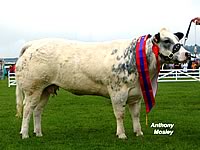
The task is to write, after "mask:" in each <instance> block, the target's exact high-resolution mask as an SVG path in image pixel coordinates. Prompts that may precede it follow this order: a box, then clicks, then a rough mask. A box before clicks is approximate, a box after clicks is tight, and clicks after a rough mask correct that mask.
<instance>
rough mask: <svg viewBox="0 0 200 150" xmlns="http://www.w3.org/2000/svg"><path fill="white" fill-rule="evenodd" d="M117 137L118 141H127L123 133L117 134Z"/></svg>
mask: <svg viewBox="0 0 200 150" xmlns="http://www.w3.org/2000/svg"><path fill="white" fill-rule="evenodd" d="M117 137H118V138H119V139H122V140H126V139H127V136H126V135H125V134H124V133H122V134H117Z"/></svg>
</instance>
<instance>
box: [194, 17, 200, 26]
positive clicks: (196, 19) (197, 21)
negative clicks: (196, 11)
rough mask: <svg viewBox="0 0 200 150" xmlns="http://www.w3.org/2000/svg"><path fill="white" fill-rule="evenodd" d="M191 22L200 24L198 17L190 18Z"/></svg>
mask: <svg viewBox="0 0 200 150" xmlns="http://www.w3.org/2000/svg"><path fill="white" fill-rule="evenodd" d="M192 22H194V23H196V25H200V17H196V18H194V19H192Z"/></svg>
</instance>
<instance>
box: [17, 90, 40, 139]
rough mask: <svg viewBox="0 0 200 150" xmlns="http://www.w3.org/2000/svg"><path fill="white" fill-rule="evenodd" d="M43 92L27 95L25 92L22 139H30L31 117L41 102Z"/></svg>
mask: <svg viewBox="0 0 200 150" xmlns="http://www.w3.org/2000/svg"><path fill="white" fill-rule="evenodd" d="M40 96H41V92H38V91H35V92H34V93H31V94H30V93H27V92H25V100H24V101H25V105H24V109H23V119H22V126H21V132H20V133H21V134H22V139H25V138H28V137H29V135H28V130H29V122H30V118H31V115H32V113H33V109H34V108H35V106H36V105H37V103H38V101H39V100H40Z"/></svg>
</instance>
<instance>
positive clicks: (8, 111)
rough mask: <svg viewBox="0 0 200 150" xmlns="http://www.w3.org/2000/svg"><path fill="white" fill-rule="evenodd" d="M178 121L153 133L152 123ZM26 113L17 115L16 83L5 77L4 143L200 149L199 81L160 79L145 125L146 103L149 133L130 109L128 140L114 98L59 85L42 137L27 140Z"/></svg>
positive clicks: (0, 141)
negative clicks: (135, 124) (135, 128)
mask: <svg viewBox="0 0 200 150" xmlns="http://www.w3.org/2000/svg"><path fill="white" fill-rule="evenodd" d="M159 122H161V123H173V124H175V127H174V128H173V130H174V134H173V135H172V136H168V135H154V134H153V128H151V127H150V124H151V123H159ZM20 125H21V119H17V118H15V87H11V88H8V87H7V81H6V80H4V81H0V149H1V150H3V149H13V150H17V149H19V150H23V149H25V150H29V149H30V150H35V149H37V150H38V149H52V150H54V149H56V150H57V149H58V150H59V149H66V150H68V149H69V150H70V149H74V150H80V149H83V150H86V149H91V150H93V149H100V150H107V149H108V150H129V149H130V150H132V149H138V150H141V149H148V150H151V149H152V150H154V149H155V150H157V149H161V150H172V149H174V150H179V149H180V150H187V149H190V150H192V149H195V150H197V149H200V148H199V147H200V82H180V83H159V90H158V94H157V96H156V106H155V107H154V108H153V110H152V111H151V112H150V113H149V127H146V126H145V107H144V104H142V112H141V125H142V129H143V132H144V137H142V138H141V137H136V136H135V135H134V134H133V133H132V125H131V119H130V115H129V113H128V109H127V113H126V116H125V129H126V134H127V136H128V139H127V140H119V139H117V137H116V136H115V130H116V123H115V117H114V114H113V111H112V106H111V103H110V101H109V100H108V99H106V98H103V97H97V96H75V95H72V94H70V93H67V92H65V91H63V90H60V91H59V93H58V96H57V97H54V98H50V100H49V103H48V105H47V106H46V108H45V110H44V113H43V118H42V129H43V135H44V136H43V137H41V138H37V137H35V136H34V134H33V125H32V121H31V123H30V132H29V133H30V138H29V139H26V140H22V139H21V136H20V135H19V131H20Z"/></svg>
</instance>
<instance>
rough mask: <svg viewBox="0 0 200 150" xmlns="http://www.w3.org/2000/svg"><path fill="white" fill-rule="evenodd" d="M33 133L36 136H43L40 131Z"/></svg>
mask: <svg viewBox="0 0 200 150" xmlns="http://www.w3.org/2000/svg"><path fill="white" fill-rule="evenodd" d="M35 135H36V136H37V137H42V136H43V135H42V133H35Z"/></svg>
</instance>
